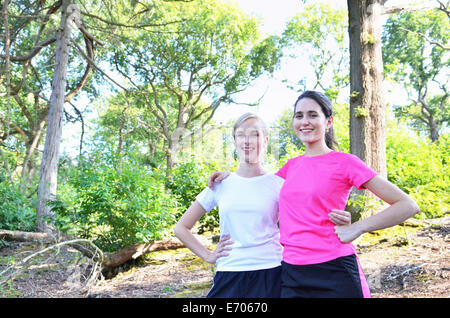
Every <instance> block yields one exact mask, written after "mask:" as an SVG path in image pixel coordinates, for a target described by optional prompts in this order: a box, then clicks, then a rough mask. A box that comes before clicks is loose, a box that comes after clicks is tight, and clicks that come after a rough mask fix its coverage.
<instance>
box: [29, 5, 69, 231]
mask: <svg viewBox="0 0 450 318" xmlns="http://www.w3.org/2000/svg"><path fill="white" fill-rule="evenodd" d="M72 1H73V0H63V4H62V12H61V23H60V27H59V30H58V34H57V44H56V55H55V73H54V75H53V82H52V93H51V96H50V103H49V115H48V125H47V133H46V136H45V144H44V153H43V155H42V162H41V169H40V179H39V186H38V190H37V196H38V202H37V206H36V219H37V231H39V232H52V227H51V226H50V225H49V221H51V220H52V219H54V215H53V213H51V211H50V208H49V207H48V206H47V201H48V200H51V199H54V198H55V196H56V188H57V176H58V160H59V147H60V143H61V133H62V115H63V107H64V97H65V92H66V74H67V64H68V59H69V42H70V38H71V29H72V23H71V21H70V18H71V16H72V13H74V12H73V11H74V10H75V7H74V6H73V5H71V4H72Z"/></svg>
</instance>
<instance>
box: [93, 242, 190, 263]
mask: <svg viewBox="0 0 450 318" xmlns="http://www.w3.org/2000/svg"><path fill="white" fill-rule="evenodd" d="M183 247H185V246H184V245H183V243H181V242H180V241H178V240H175V239H168V240H164V241H152V242H149V243H142V244H135V245H132V246H127V247H125V248H123V249H122V250H120V251H119V252H116V253H104V260H103V263H102V265H103V266H104V267H117V266H120V265H122V264H124V263H126V262H128V261H130V260H132V259H137V258H138V257H140V256H142V255H143V254H148V253H151V252H156V251H162V250H173V249H178V248H183Z"/></svg>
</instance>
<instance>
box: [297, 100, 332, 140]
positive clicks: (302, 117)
mask: <svg viewBox="0 0 450 318" xmlns="http://www.w3.org/2000/svg"><path fill="white" fill-rule="evenodd" d="M332 123H333V116H331V117H329V118H326V117H325V114H324V113H323V111H322V109H321V108H320V105H319V104H318V103H317V102H316V101H315V100H314V99H311V98H307V97H305V98H302V99H300V100H299V101H298V102H297V104H296V105H295V113H294V119H293V122H292V125H293V128H294V131H295V134H296V135H297V136H298V138H300V140H301V141H302V142H304V143H309V144H311V143H315V142H317V141H322V140H324V138H325V132H326V131H327V129H328V128H330V127H331V126H332Z"/></svg>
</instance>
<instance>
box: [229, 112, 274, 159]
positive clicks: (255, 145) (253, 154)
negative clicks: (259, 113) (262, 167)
mask: <svg viewBox="0 0 450 318" xmlns="http://www.w3.org/2000/svg"><path fill="white" fill-rule="evenodd" d="M268 140H269V137H267V136H265V135H264V131H263V127H262V124H261V122H260V121H259V120H258V119H256V118H249V119H247V120H246V121H244V122H243V123H242V124H241V125H240V126H239V127H238V128H237V129H236V131H235V133H234V142H235V146H236V151H237V153H238V156H239V161H240V162H245V163H253V164H254V163H259V162H261V161H262V158H263V156H264V153H265V151H266V147H267V143H268Z"/></svg>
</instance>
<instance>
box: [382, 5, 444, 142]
mask: <svg viewBox="0 0 450 318" xmlns="http://www.w3.org/2000/svg"><path fill="white" fill-rule="evenodd" d="M449 40H450V19H448V17H447V16H446V14H445V13H444V12H443V11H439V10H426V11H419V12H404V13H398V14H395V15H392V16H390V17H389V19H388V20H387V22H386V24H385V29H384V33H383V59H384V63H385V71H386V73H387V74H388V75H389V76H390V78H391V79H393V80H395V81H397V82H398V83H402V84H403V86H404V88H405V91H406V92H407V93H408V98H409V101H408V104H402V105H394V109H395V111H396V114H397V115H399V116H402V117H406V118H409V119H410V120H411V123H412V125H413V126H414V127H415V128H417V129H418V130H420V131H427V132H428V135H429V137H430V139H431V141H433V142H434V141H437V140H438V138H439V135H440V130H441V128H442V126H443V125H445V123H448V122H449V120H450V99H449V97H450V90H449V86H448V85H449V80H450V75H449V74H450V72H449V68H450V59H449V57H450V47H446V46H445V44H446V43H449Z"/></svg>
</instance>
